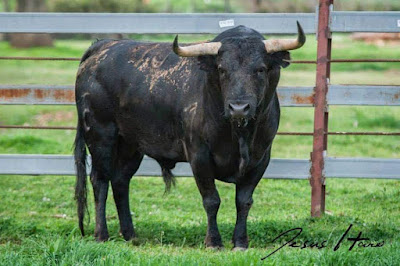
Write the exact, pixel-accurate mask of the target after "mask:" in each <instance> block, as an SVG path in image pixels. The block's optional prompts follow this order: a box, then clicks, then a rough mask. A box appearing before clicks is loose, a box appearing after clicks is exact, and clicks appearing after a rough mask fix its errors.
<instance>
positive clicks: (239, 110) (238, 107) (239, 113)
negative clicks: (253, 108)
mask: <svg viewBox="0 0 400 266" xmlns="http://www.w3.org/2000/svg"><path fill="white" fill-rule="evenodd" d="M228 107H229V112H230V114H231V115H232V116H234V117H245V116H247V115H248V113H249V111H250V104H248V103H243V104H242V103H239V104H236V103H230V104H228Z"/></svg>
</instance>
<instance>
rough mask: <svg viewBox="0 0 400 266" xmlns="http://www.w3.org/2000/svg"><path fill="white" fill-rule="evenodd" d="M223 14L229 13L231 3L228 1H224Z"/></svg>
mask: <svg viewBox="0 0 400 266" xmlns="http://www.w3.org/2000/svg"><path fill="white" fill-rule="evenodd" d="M224 7H225V8H224V9H225V13H229V12H231V3H230V1H229V0H225V1H224Z"/></svg>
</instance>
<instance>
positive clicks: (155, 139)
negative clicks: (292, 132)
mask: <svg viewBox="0 0 400 266" xmlns="http://www.w3.org/2000/svg"><path fill="white" fill-rule="evenodd" d="M298 29H299V37H298V39H297V40H272V41H270V40H268V41H266V40H264V38H263V36H262V35H261V34H259V33H258V32H256V31H255V30H252V29H249V28H246V27H244V26H239V27H236V28H233V29H230V30H227V31H225V32H223V33H221V34H220V35H218V36H217V37H216V38H215V39H214V40H213V42H211V43H205V44H198V45H191V46H183V47H180V46H179V45H178V42H177V38H176V39H175V42H174V45H173V47H171V44H168V43H140V42H136V41H131V40H122V41H112V40H102V41H98V42H96V43H94V44H93V45H92V46H91V47H90V48H89V49H88V50H87V51H86V53H85V54H84V55H83V57H82V60H81V64H80V67H79V70H78V74H77V79H76V103H77V109H78V128H77V135H76V140H75V162H76V168H77V183H76V190H75V197H76V200H77V203H78V216H79V226H80V229H81V232H82V234H84V231H83V218H84V213H85V210H86V200H87V190H86V147H87V148H88V149H89V151H90V154H91V156H92V171H91V174H90V180H91V183H92V185H93V191H94V198H95V208H96V228H95V237H96V238H97V239H98V240H99V241H104V240H107V239H108V237H109V236H108V230H107V224H106V216H105V204H106V199H107V194H108V186H109V182H110V181H111V187H112V190H113V195H114V200H115V204H116V207H117V210H118V216H119V220H120V231H121V234H122V235H123V237H124V238H125V239H126V240H128V239H131V238H133V237H135V233H134V228H133V225H132V218H131V212H130V208H129V194H128V193H129V182H130V179H131V177H132V176H133V175H134V174H135V172H136V171H137V169H138V168H139V165H140V163H141V161H142V159H143V156H144V155H145V154H146V155H148V156H150V157H152V158H154V159H155V160H157V162H158V163H159V164H160V166H161V169H162V175H163V178H164V181H165V183H166V189H167V190H168V189H169V188H170V186H171V184H172V183H173V182H174V180H173V175H172V173H171V169H173V168H174V166H175V164H176V163H177V162H189V163H190V165H191V167H192V171H193V174H194V177H195V180H196V184H197V186H198V188H199V191H200V193H201V196H202V198H203V206H204V208H205V211H206V213H207V218H208V229H207V235H206V238H205V244H206V246H208V247H221V246H222V241H221V236H220V234H219V231H218V226H217V212H218V209H219V206H220V197H219V195H218V191H217V189H216V187H215V179H218V180H221V181H224V182H229V183H234V184H236V198H235V200H236V209H237V220H236V226H235V229H234V233H233V243H234V246H235V248H236V249H245V248H247V247H248V237H247V231H246V220H247V216H248V213H249V210H250V207H251V205H252V203H253V199H252V194H253V191H254V189H255V187H256V186H257V184H258V182H259V181H260V179H261V178H262V175H263V173H264V171H265V169H266V168H267V166H268V164H269V161H270V154H271V144H272V141H273V139H274V137H275V135H276V132H277V129H278V124H279V117H280V109H279V102H278V98H277V93H276V87H277V84H278V81H279V75H280V68H281V67H286V66H287V65H289V63H288V62H287V59H289V53H288V52H287V50H290V49H297V48H299V47H301V46H302V45H303V44H304V42H305V37H304V33H303V31H302V29H301V27H300V26H299V25H298ZM172 48H173V49H172ZM174 52H175V53H174ZM177 54H178V55H180V56H178V55H177Z"/></svg>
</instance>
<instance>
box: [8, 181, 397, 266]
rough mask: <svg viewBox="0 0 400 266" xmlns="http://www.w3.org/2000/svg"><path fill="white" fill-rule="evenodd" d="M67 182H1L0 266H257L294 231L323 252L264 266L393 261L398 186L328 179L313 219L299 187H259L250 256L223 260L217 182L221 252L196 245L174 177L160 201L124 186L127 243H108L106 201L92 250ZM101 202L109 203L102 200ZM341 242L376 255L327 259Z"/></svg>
mask: <svg viewBox="0 0 400 266" xmlns="http://www.w3.org/2000/svg"><path fill="white" fill-rule="evenodd" d="M73 186H74V180H73V178H72V177H43V176H42V177H26V176H19V177H11V176H8V177H7V176H6V177H2V178H1V179H0V187H2V188H3V189H2V190H0V197H1V198H2V204H1V206H0V229H1V230H0V264H2V265H17V264H34V265H43V264H46V265H48V264H61V265H76V264H80V265H89V264H90V265H93V264H102V265H111V264H117V265H119V264H122V265H129V264H146V265H157V264H170V265H177V264H189V265H207V264H208V265H211V264H218V265H223V264H225V265H226V264H227V263H228V264H233V265H243V264H246V265H247V264H253V265H255V264H261V260H260V259H261V258H262V257H264V256H266V255H267V254H269V253H270V252H272V250H274V249H276V248H278V247H279V245H281V244H283V242H282V241H280V242H279V243H271V241H272V240H273V239H274V238H275V237H276V236H277V235H278V234H280V233H281V232H284V231H286V230H288V229H291V228H295V227H302V228H303V230H304V231H303V233H302V234H301V235H300V236H299V238H298V239H299V240H300V241H305V240H307V239H309V240H314V241H322V240H325V239H326V240H328V248H326V249H323V250H316V249H304V250H297V249H292V248H288V247H286V248H284V249H283V250H281V251H279V252H278V253H276V254H275V255H273V256H272V257H270V259H268V261H267V265H282V264H289V265H299V264H302V265H306V264H315V265H350V264H351V265H354V264H355V263H356V262H357V263H358V265H371V264H370V263H371V262H372V261H374V262H376V263H374V264H375V265H383V264H386V265H394V262H396V261H399V260H400V255H399V253H398V248H399V247H400V244H399V243H400V242H399V241H400V239H399V236H400V228H399V226H398V221H399V219H400V211H399V203H398V198H399V196H400V183H399V182H396V181H382V180H379V181H374V180H328V184H327V188H328V190H327V210H328V213H329V215H326V216H324V217H323V218H321V219H312V218H309V206H310V187H309V184H308V181H283V180H262V182H261V183H260V185H259V186H258V188H257V189H256V192H255V195H254V199H255V203H254V206H253V208H252V210H251V212H250V215H249V219H248V230H249V236H250V239H251V241H250V246H251V248H250V250H249V251H247V252H244V253H234V252H231V251H230V249H231V248H232V244H231V243H230V239H231V237H232V231H233V227H234V221H235V206H234V200H233V199H234V186H233V185H230V184H225V183H221V182H218V184H217V186H218V189H219V192H220V195H221V199H222V206H221V208H220V211H219V216H218V222H219V225H220V230H221V235H222V238H223V242H224V245H225V247H226V248H225V250H224V251H220V252H213V251H210V250H206V249H205V248H204V245H203V238H204V234H205V230H206V217H205V213H204V211H203V209H202V208H201V198H200V195H199V193H198V191H197V188H196V185H195V183H194V180H193V179H192V178H181V179H179V180H178V185H177V187H176V188H175V189H173V190H172V193H171V194H169V195H167V196H163V190H164V186H163V182H162V180H161V178H157V177H154V178H144V177H134V178H133V180H132V183H131V193H130V194H131V210H132V212H133V220H134V224H135V227H136V231H137V234H138V239H137V240H135V241H134V242H125V241H123V240H122V238H121V237H120V236H119V235H118V228H119V225H118V219H117V215H116V210H115V207H114V204H113V200H111V199H109V200H108V205H107V207H108V209H107V221H108V225H109V230H110V236H111V241H109V242H107V243H103V244H99V243H96V242H95V241H94V238H93V236H92V234H93V230H94V222H93V216H94V214H93V212H92V210H93V204H92V201H93V199H92V197H91V198H90V199H89V203H90V205H89V209H90V211H91V215H90V216H91V217H92V219H91V220H92V221H91V222H90V224H89V225H87V226H86V227H87V229H88V230H87V231H88V232H89V233H90V235H89V236H87V237H85V238H83V239H82V238H81V237H80V236H79V234H78V231H77V226H76V223H77V222H76V215H75V204H74V202H73V199H72V197H73V196H72V195H73ZM110 193H111V192H110ZM109 198H112V197H111V195H110V197H109ZM350 224H353V225H354V226H353V228H352V230H351V232H350V235H349V236H352V237H354V236H356V235H357V233H358V232H359V231H362V232H363V236H365V237H369V238H370V239H371V240H373V241H385V243H386V245H385V246H384V247H382V248H379V249H377V248H376V249H361V248H355V249H354V250H353V251H351V252H349V251H348V250H347V249H348V248H349V246H350V245H349V242H347V241H346V243H344V245H343V247H342V248H341V249H339V251H337V252H333V251H332V248H333V246H334V245H335V243H336V242H337V241H338V239H339V238H340V236H341V235H342V234H343V233H344V231H345V230H346V229H347V227H348V226H349V225H350Z"/></svg>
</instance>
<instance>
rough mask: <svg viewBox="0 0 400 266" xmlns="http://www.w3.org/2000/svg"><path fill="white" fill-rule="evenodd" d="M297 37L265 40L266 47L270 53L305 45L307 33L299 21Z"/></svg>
mask: <svg viewBox="0 0 400 266" xmlns="http://www.w3.org/2000/svg"><path fill="white" fill-rule="evenodd" d="M297 32H298V36H297V39H278V40H265V41H263V42H264V44H265V49H266V50H267V52H268V53H275V52H279V51H287V50H295V49H298V48H300V47H302V46H303V45H304V43H305V42H306V35H305V34H304V31H303V28H302V27H301V25H300V23H299V22H298V21H297Z"/></svg>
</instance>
